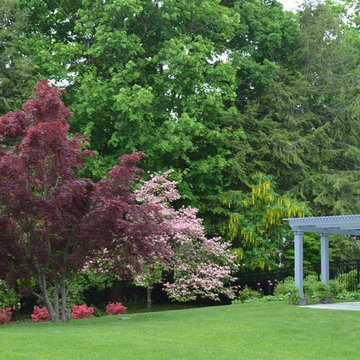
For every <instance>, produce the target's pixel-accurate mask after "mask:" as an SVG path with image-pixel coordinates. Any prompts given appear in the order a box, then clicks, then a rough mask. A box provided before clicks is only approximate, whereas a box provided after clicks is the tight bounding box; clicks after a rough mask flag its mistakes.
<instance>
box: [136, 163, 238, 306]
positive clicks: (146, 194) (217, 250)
mask: <svg viewBox="0 0 360 360" xmlns="http://www.w3.org/2000/svg"><path fill="white" fill-rule="evenodd" d="M170 174H171V170H170V171H167V172H165V173H164V174H154V175H153V176H152V177H151V179H150V180H149V181H146V182H144V183H143V185H142V186H141V188H140V189H139V190H137V191H136V193H135V195H136V198H137V200H138V201H140V202H143V203H147V204H156V205H157V206H159V207H160V208H161V213H162V217H163V224H164V225H165V227H166V228H167V229H171V232H168V233H166V234H164V235H163V236H162V238H161V239H159V241H162V242H166V244H167V246H168V247H170V251H171V260H170V261H167V260H166V259H161V258H160V259H159V258H158V259H155V261H154V263H153V264H145V266H144V271H143V273H141V274H139V275H138V276H137V278H136V279H135V281H136V283H137V284H139V285H142V286H147V287H149V286H151V285H152V284H154V283H156V282H159V281H161V280H160V279H159V277H157V278H156V277H155V276H154V274H155V273H156V271H155V270H156V268H159V267H161V268H162V269H164V270H172V271H174V282H172V283H170V282H167V283H165V284H164V289H165V291H166V293H167V294H168V296H169V297H170V298H171V299H173V300H177V301H189V300H195V299H197V298H198V297H202V298H210V299H212V300H219V295H220V294H223V295H226V296H228V297H229V298H233V297H234V289H233V288H232V287H231V286H230V283H231V282H232V281H233V280H234V278H233V277H232V276H231V272H232V271H233V270H235V269H236V265H235V263H234V258H235V256H234V255H233V253H232V252H231V251H230V243H228V242H223V241H222V240H221V238H211V239H208V238H207V237H206V236H205V231H204V226H203V223H202V219H200V218H198V217H197V212H198V209H195V208H190V207H182V208H180V209H179V210H175V209H174V208H173V207H172V206H171V202H172V201H174V200H177V199H179V197H180V196H179V194H178V192H177V190H176V185H177V182H176V181H170V180H169V179H168V176H169V175H170ZM157 273H159V272H157Z"/></svg>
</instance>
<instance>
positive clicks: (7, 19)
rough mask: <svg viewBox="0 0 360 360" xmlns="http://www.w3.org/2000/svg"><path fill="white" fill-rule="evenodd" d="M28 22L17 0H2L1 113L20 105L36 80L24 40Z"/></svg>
mask: <svg viewBox="0 0 360 360" xmlns="http://www.w3.org/2000/svg"><path fill="white" fill-rule="evenodd" d="M26 22H27V14H26V12H24V11H22V10H21V9H20V7H19V3H18V1H17V0H3V1H1V2H0V115H1V114H5V113H6V112H8V111H9V110H10V109H14V108H16V107H19V106H20V105H21V104H22V103H23V101H24V100H25V99H26V98H27V97H28V96H29V95H30V94H31V92H32V89H33V87H34V84H35V81H36V79H35V73H34V71H33V63H32V59H31V57H30V56H27V55H26V51H25V50H26V49H25V47H24V43H23V41H22V36H23V33H24V29H25V26H26Z"/></svg>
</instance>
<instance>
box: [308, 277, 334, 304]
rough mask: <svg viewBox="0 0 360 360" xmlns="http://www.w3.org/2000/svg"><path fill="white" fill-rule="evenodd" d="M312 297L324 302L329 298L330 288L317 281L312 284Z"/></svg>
mask: <svg viewBox="0 0 360 360" xmlns="http://www.w3.org/2000/svg"><path fill="white" fill-rule="evenodd" d="M312 292H313V297H314V298H315V299H316V300H318V301H320V302H324V301H326V300H327V299H329V297H330V286H329V285H328V284H325V283H323V282H321V281H318V282H316V283H314V284H313V291H312Z"/></svg>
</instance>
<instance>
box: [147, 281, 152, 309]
mask: <svg viewBox="0 0 360 360" xmlns="http://www.w3.org/2000/svg"><path fill="white" fill-rule="evenodd" d="M151 291H152V287H151V286H148V287H147V288H146V306H147V311H149V312H150V311H151Z"/></svg>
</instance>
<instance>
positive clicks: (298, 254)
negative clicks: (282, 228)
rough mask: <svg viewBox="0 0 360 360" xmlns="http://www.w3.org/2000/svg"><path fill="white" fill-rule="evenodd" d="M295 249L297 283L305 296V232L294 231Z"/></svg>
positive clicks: (300, 291)
mask: <svg viewBox="0 0 360 360" xmlns="http://www.w3.org/2000/svg"><path fill="white" fill-rule="evenodd" d="M294 235H295V236H294V250H295V285H296V286H297V287H298V289H299V294H300V295H301V297H302V298H303V297H304V288H303V282H304V267H303V232H302V231H294Z"/></svg>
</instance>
